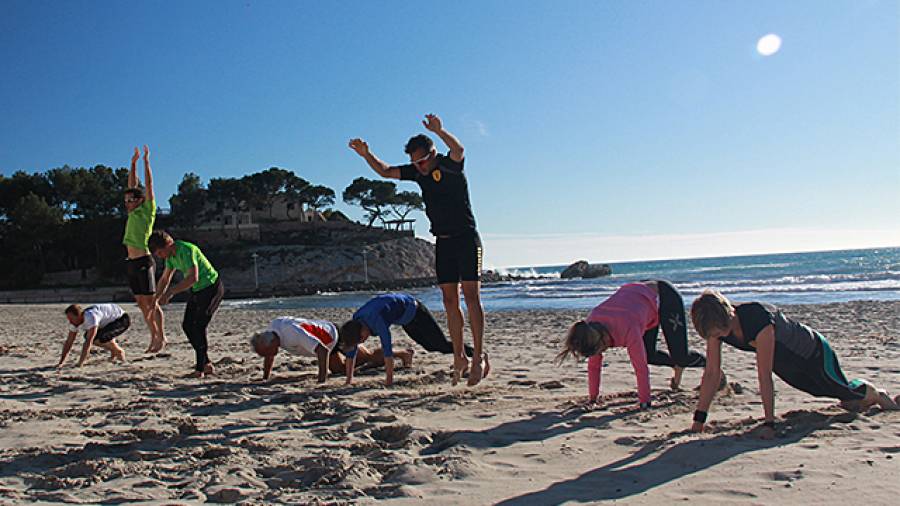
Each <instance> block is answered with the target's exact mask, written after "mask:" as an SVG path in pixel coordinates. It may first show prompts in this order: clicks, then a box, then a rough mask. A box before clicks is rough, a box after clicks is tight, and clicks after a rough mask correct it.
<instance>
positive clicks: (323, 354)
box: [250, 316, 412, 383]
mask: <svg viewBox="0 0 900 506" xmlns="http://www.w3.org/2000/svg"><path fill="white" fill-rule="evenodd" d="M337 342H338V330H337V327H335V325H334V324H333V323H331V322H328V321H324V320H306V319H303V318H293V317H290V316H282V317H280V318H275V319H274V320H272V323H270V324H269V327H268V328H267V329H266V330H264V331H263V332H258V333H256V334H254V335H253V337H251V338H250V345H251V346H253V351H255V352H256V354H257V355H259V356H261V357H263V381H267V380H268V379H269V377H270V375H271V373H272V367H273V366H274V365H275V355H277V354H278V349H279V348H284V349H285V351H287V352H288V353H291V354H293V355H301V356H307V357H316V358H317V362H318V366H319V377H318V382H319V383H324V382H325V381H326V380H327V379H328V372H329V371H331V372H332V373H335V374H340V373H342V372H344V370H345V367H346V364H345V361H344V360H345V359H344V358H343V357H342V356H341V354H340V352H339V351H337V350H335V348H336V345H337ZM396 355H397V356H398V357H399V358H400V359H401V360H402V361H403V363H404V364H407V365H408V364H412V351H400V352H397V353H396ZM356 364H357V366H358V368H360V369H362V368H367V367H378V366H382V365H384V355H383V354H382V352H381V350H377V351H376V352H375V353H371V352H369V350H367V349H366V348H365V347H363V346H360V347H359V349H358V352H357V356H356Z"/></svg>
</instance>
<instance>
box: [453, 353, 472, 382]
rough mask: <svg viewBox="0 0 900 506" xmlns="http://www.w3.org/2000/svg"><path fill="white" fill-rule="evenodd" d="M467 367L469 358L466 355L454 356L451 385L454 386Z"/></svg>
mask: <svg viewBox="0 0 900 506" xmlns="http://www.w3.org/2000/svg"><path fill="white" fill-rule="evenodd" d="M468 369H469V359H467V358H466V357H462V358H459V357H454V359H453V380H452V384H453V386H456V384H457V383H459V379H460V378H461V377H462V374H463V373H464V372H465V371H466V370H468Z"/></svg>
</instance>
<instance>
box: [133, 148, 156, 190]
mask: <svg viewBox="0 0 900 506" xmlns="http://www.w3.org/2000/svg"><path fill="white" fill-rule="evenodd" d="M135 149H137V148H135ZM144 184H145V185H146V186H147V191H146V196H147V200H149V201H151V202H152V201H153V200H155V199H154V198H153V197H154V195H153V172H152V171H151V170H150V148H148V147H147V145H146V144H144Z"/></svg>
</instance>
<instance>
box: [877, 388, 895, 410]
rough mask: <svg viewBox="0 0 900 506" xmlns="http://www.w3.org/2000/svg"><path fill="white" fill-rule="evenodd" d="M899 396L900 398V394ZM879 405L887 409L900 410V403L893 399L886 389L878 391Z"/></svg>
mask: <svg viewBox="0 0 900 506" xmlns="http://www.w3.org/2000/svg"><path fill="white" fill-rule="evenodd" d="M898 398H900V396H898ZM878 405H879V406H880V407H881V409H883V410H885V411H897V410H900V405H898V403H897V401H896V400H895V399H891V396H890V395H888V393H887V392H885V391H884V390H879V391H878Z"/></svg>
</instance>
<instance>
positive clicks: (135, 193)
mask: <svg viewBox="0 0 900 506" xmlns="http://www.w3.org/2000/svg"><path fill="white" fill-rule="evenodd" d="M125 195H131V196H132V197H134V198H138V199H142V198H144V189H143V188H141V187H140V186H134V187H132V188H128V189H126V190H125Z"/></svg>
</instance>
